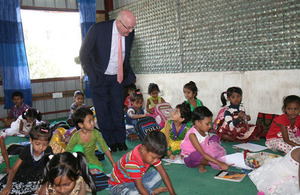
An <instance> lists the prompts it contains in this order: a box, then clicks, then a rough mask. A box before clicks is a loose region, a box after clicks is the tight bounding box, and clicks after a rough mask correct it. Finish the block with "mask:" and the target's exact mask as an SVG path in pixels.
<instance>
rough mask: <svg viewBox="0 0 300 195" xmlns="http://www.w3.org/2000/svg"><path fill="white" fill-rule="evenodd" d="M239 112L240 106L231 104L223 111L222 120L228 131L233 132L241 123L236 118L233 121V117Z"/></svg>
mask: <svg viewBox="0 0 300 195" xmlns="http://www.w3.org/2000/svg"><path fill="white" fill-rule="evenodd" d="M240 111H241V110H240V105H232V104H231V105H230V106H229V107H228V108H227V109H226V110H225V112H224V119H225V121H226V122H227V125H228V127H229V129H230V130H233V129H234V128H235V127H236V126H237V125H238V124H239V123H240V122H241V120H240V119H239V118H238V117H237V118H236V119H234V116H237V115H238V114H239V112H240Z"/></svg>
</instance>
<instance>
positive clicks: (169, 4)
mask: <svg viewBox="0 0 300 195" xmlns="http://www.w3.org/2000/svg"><path fill="white" fill-rule="evenodd" d="M123 8H126V9H130V10H132V12H133V13H134V14H135V16H136V17H137V24H136V30H135V33H136V36H135V39H134V42H133V47H132V50H131V65H132V67H133V69H134V70H135V72H136V73H158V72H160V73H161V72H164V73H168V72H180V71H181V65H180V51H179V42H178V37H179V34H178V20H177V17H176V15H177V4H176V1H173V0H164V1H159V0H151V1H137V2H135V3H132V4H129V5H127V6H125V7H123ZM119 11H120V10H115V11H114V12H111V13H110V18H116V16H117V14H118V12H119Z"/></svg>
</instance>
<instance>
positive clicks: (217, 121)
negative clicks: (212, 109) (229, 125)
mask: <svg viewBox="0 0 300 195" xmlns="http://www.w3.org/2000/svg"><path fill="white" fill-rule="evenodd" d="M227 108H228V106H225V107H224V108H222V109H221V110H220V111H219V113H218V115H217V118H216V119H215V120H214V123H213V129H214V131H217V130H218V128H219V127H220V126H222V124H223V122H224V113H225V110H226V109H227Z"/></svg>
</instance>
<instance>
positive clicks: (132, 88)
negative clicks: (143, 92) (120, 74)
mask: <svg viewBox="0 0 300 195" xmlns="http://www.w3.org/2000/svg"><path fill="white" fill-rule="evenodd" d="M125 88H126V89H127V91H128V90H130V91H135V90H136V85H135V84H134V83H131V84H129V85H127V86H126V87H125Z"/></svg>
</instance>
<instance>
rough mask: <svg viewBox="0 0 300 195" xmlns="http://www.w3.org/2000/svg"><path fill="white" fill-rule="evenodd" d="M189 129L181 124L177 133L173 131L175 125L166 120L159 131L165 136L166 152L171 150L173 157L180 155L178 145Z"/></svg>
mask: <svg viewBox="0 0 300 195" xmlns="http://www.w3.org/2000/svg"><path fill="white" fill-rule="evenodd" d="M189 129H190V128H189V127H188V126H187V125H185V124H182V127H181V129H180V130H179V132H177V131H176V129H175V123H174V122H173V121H171V120H168V121H167V122H166V123H165V127H164V128H163V129H162V130H161V132H163V133H164V134H165V135H166V138H167V142H168V150H171V152H172V154H173V155H178V154H180V153H181V149H180V144H181V142H182V140H183V139H184V137H185V134H186V133H187V132H188V130H189Z"/></svg>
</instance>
